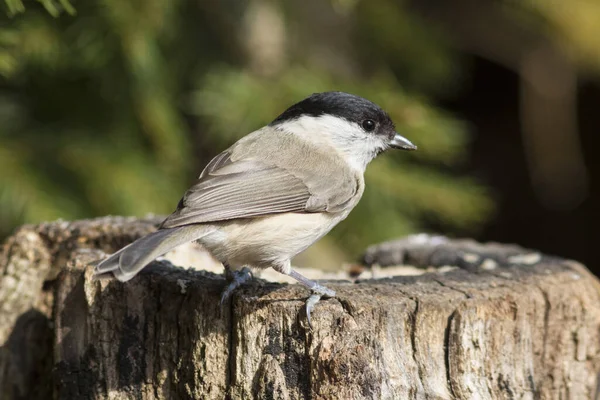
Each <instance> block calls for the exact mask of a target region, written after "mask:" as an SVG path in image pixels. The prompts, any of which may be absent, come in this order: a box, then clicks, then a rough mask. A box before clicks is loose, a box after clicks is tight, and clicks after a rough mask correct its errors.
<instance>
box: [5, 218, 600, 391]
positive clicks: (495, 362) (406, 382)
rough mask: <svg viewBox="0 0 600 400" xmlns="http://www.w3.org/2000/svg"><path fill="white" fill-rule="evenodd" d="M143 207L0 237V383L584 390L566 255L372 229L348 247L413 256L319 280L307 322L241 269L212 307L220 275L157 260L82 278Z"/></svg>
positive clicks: (592, 333)
mask: <svg viewBox="0 0 600 400" xmlns="http://www.w3.org/2000/svg"><path fill="white" fill-rule="evenodd" d="M157 222H159V220H157V219H149V220H135V219H125V218H119V217H114V218H101V219H96V220H88V221H78V222H73V223H65V222H58V223H50V224H42V225H38V226H25V227H23V228H21V229H20V230H18V231H17V232H16V233H15V235H13V236H12V237H11V238H9V239H8V241H7V242H6V244H5V245H4V249H3V253H2V254H1V255H0V273H1V274H2V275H1V276H0V307H1V308H0V309H1V311H2V319H1V321H0V343H2V347H1V348H0V398H2V399H5V398H7V399H11V398H15V399H21V398H22V399H38V398H39V399H48V398H51V397H55V398H59V399H88V398H89V399H188V398H189V399H223V398H234V399H237V398H260V399H262V398H275V399H308V398H318V399H380V398H382V399H504V398H506V399H592V398H595V396H596V388H597V381H598V373H599V372H600V358H599V357H598V354H599V351H600V285H599V283H598V280H597V279H596V278H595V277H594V276H592V275H591V274H590V273H589V272H588V271H587V270H586V269H585V267H583V266H581V265H580V264H577V263H575V262H572V261H567V260H562V259H559V258H555V257H549V256H545V255H542V254H539V253H537V252H533V251H528V250H525V249H521V248H519V247H517V246H506V245H498V244H488V245H481V244H477V243H475V242H472V241H449V240H438V239H435V238H434V239H432V238H427V239H426V240H423V237H419V238H417V239H414V240H413V239H411V240H403V241H399V242H391V243H386V244H383V245H379V246H376V247H373V248H370V249H369V250H368V251H367V253H366V254H365V261H366V262H367V263H368V264H378V265H381V266H386V265H394V264H411V265H413V266H416V267H420V268H427V272H426V273H424V274H422V275H418V276H396V277H393V278H387V279H371V280H360V281H357V282H350V281H335V282H328V286H330V287H332V288H333V289H335V290H336V291H337V294H338V297H337V298H335V299H329V300H322V301H321V302H320V303H319V304H318V305H317V307H316V308H315V310H314V311H313V329H312V330H311V329H308V327H307V326H306V322H305V314H304V312H303V304H304V300H305V298H306V297H307V291H306V290H305V289H304V288H302V287H300V286H298V285H284V284H281V283H272V282H266V281H263V280H258V279H257V280H255V281H254V282H253V283H251V284H249V285H247V286H245V287H243V288H241V290H239V291H238V292H236V294H235V295H234V296H233V299H232V301H231V302H230V303H228V304H226V305H225V306H224V307H223V309H222V310H221V309H220V307H219V297H220V292H221V290H222V289H223V287H224V285H225V281H224V279H223V278H222V277H221V276H220V275H216V274H214V273H209V272H205V271H199V270H192V269H187V270H186V269H182V268H177V267H173V265H171V264H170V263H169V262H167V261H156V262H154V263H153V264H152V265H151V266H149V267H148V268H147V269H146V270H144V271H143V272H142V273H141V274H140V275H139V276H138V277H136V278H135V279H133V280H131V281H130V282H127V283H120V282H117V281H112V280H111V281H97V280H94V279H93V278H92V271H91V267H89V266H88V265H89V263H90V262H92V261H94V260H96V259H99V258H102V257H104V256H105V255H106V253H109V252H112V251H114V250H116V249H118V248H120V247H121V246H123V245H125V244H127V243H129V242H131V241H132V240H134V239H135V238H137V237H139V236H141V235H143V234H145V233H147V232H150V231H151V230H153V229H155V226H156V223H157ZM443 266H454V267H458V268H437V267H443ZM198 267H199V268H202V265H200V266H198ZM380 271H385V268H381V269H380ZM378 273H381V272H378Z"/></svg>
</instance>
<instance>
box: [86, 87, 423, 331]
mask: <svg viewBox="0 0 600 400" xmlns="http://www.w3.org/2000/svg"><path fill="white" fill-rule="evenodd" d="M388 148H394V149H401V150H415V149H416V146H415V145H413V144H412V143H411V142H410V141H409V140H408V139H406V138H404V137H403V136H401V135H400V134H398V133H397V132H396V131H395V127H394V123H393V122H392V120H391V119H390V117H389V116H388V114H387V113H386V112H385V111H383V110H382V109H381V108H380V107H379V106H377V105H376V104H374V103H372V102H370V101H369V100H366V99H364V98H362V97H359V96H355V95H352V94H348V93H343V92H325V93H317V94H313V95H312V96H310V97H308V98H306V99H304V100H302V101H301V102H299V103H297V104H294V105H293V106H291V107H290V108H288V109H287V110H286V111H284V112H283V113H282V114H281V115H280V116H278V117H277V118H276V119H275V120H274V121H273V122H271V123H270V124H269V125H267V126H265V127H263V128H261V129H259V130H257V131H254V132H252V133H250V134H248V135H246V136H245V137H243V138H241V139H240V140H238V141H237V142H236V143H235V144H234V145H233V146H231V147H230V148H228V149H227V150H225V151H223V152H222V153H221V154H219V155H217V156H216V157H215V158H213V159H212V160H211V161H210V162H209V163H208V165H207V166H206V167H205V168H204V170H203V171H202V173H201V174H200V177H199V178H198V180H197V181H196V183H195V184H194V185H193V186H192V187H191V188H190V189H189V190H188V191H187V192H186V193H185V194H184V196H183V198H182V199H181V200H180V201H179V204H178V205H177V209H176V210H175V212H173V214H171V215H170V216H168V217H167V219H165V221H164V222H163V223H162V225H161V226H160V228H159V229H158V231H156V232H154V233H151V234H149V235H147V236H144V237H142V238H140V239H138V240H137V241H135V242H133V243H132V244H130V245H129V246H126V247H125V248H123V249H121V250H119V251H118V252H116V253H114V254H113V255H112V256H110V257H109V258H107V259H106V260H104V261H102V262H101V263H100V264H99V265H97V266H96V270H95V273H96V275H104V274H109V273H112V274H114V275H115V277H116V278H117V279H119V280H120V281H128V280H130V279H131V278H133V277H134V276H135V275H136V274H137V273H138V272H139V271H140V270H141V269H142V268H144V267H145V266H146V265H147V264H149V263H150V262H151V261H152V260H154V259H155V258H157V257H159V256H161V255H163V254H165V253H167V252H168V251H170V250H171V249H173V248H175V247H176V246H179V245H181V244H184V243H186V242H190V241H197V242H199V243H200V244H201V245H202V246H204V247H205V248H206V249H207V250H208V251H210V253H212V255H213V256H214V257H215V258H216V259H217V260H219V261H220V262H222V263H223V265H224V267H225V270H226V273H227V274H228V276H229V280H230V284H229V286H228V287H227V288H226V289H225V291H224V293H223V297H222V301H225V300H226V299H227V297H228V296H229V295H230V294H231V293H232V291H233V290H234V289H235V288H236V287H238V286H240V285H241V284H242V283H244V282H245V281H247V280H248V279H249V278H250V277H251V271H252V270H253V269H262V268H274V269H275V270H276V271H278V272H280V273H282V274H285V275H289V276H290V277H292V278H294V279H296V280H297V281H298V282H299V283H301V284H302V285H304V286H306V287H307V288H308V289H310V290H311V291H312V293H313V295H312V296H310V297H309V299H308V301H307V303H306V311H307V317H308V320H309V323H310V312H311V309H312V308H313V307H314V305H315V304H316V303H317V302H318V301H319V299H320V298H321V296H327V297H333V296H335V292H334V291H333V290H331V289H328V288H327V287H325V286H322V285H320V284H319V283H317V282H315V281H312V280H310V279H308V278H306V277H304V276H302V275H301V274H299V273H298V272H296V271H295V270H293V269H292V266H291V263H290V260H291V259H292V258H293V257H294V256H295V255H297V254H298V253H300V252H301V251H303V250H305V249H306V248H307V247H309V246H310V245H312V244H313V243H314V242H316V241H317V240H319V239H320V238H321V237H323V236H324V235H325V234H327V233H328V232H329V231H330V230H331V229H332V228H333V227H334V226H335V225H337V224H338V223H339V222H340V221H342V220H343V219H344V218H346V217H347V216H348V214H349V213H350V211H351V210H352V209H353V208H354V207H355V206H356V204H357V203H358V201H359V200H360V198H361V196H362V194H363V191H364V188H365V182H364V172H365V168H366V167H367V164H369V162H370V161H371V160H373V159H374V158H375V157H376V156H377V155H379V154H380V153H382V152H383V151H385V150H386V149H388Z"/></svg>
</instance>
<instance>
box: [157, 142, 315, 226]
mask: <svg viewBox="0 0 600 400" xmlns="http://www.w3.org/2000/svg"><path fill="white" fill-rule="evenodd" d="M310 198H311V193H310V192H309V190H308V188H307V187H306V185H305V184H304V183H303V182H302V180H301V179H300V178H297V177H295V176H294V175H292V174H291V173H289V172H288V171H286V170H284V169H282V168H278V167H276V166H271V165H267V164H266V163H264V162H259V161H256V160H240V161H232V160H231V159H230V156H229V154H228V153H227V152H224V153H221V154H219V155H218V156H217V157H215V158H214V159H213V160H212V161H211V162H210V163H209V164H208V166H207V167H206V168H205V169H204V171H202V174H201V175H200V178H199V181H198V183H197V184H196V185H194V186H192V187H191V188H190V190H188V191H187V193H186V194H185V195H184V197H183V199H182V201H181V202H180V204H179V207H178V209H177V211H175V212H174V213H173V214H171V215H170V216H169V217H168V218H167V219H166V220H165V222H164V223H163V225H162V227H163V228H171V227H175V226H181V225H187V224H199V223H206V222H216V221H223V220H230V219H236V218H252V217H257V216H263V215H268V214H275V213H284V212H306V211H307V210H306V205H307V203H308V200H309V199H310Z"/></svg>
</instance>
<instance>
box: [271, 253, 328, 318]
mask: <svg viewBox="0 0 600 400" xmlns="http://www.w3.org/2000/svg"><path fill="white" fill-rule="evenodd" d="M273 268H274V269H275V270H276V271H277V272H281V273H282V274H285V275H287V276H290V277H292V278H294V279H295V280H297V281H298V282H299V283H300V284H302V285H304V286H306V287H307V288H309V289H310V290H311V291H312V292H313V294H312V295H310V297H309V298H308V299H307V300H306V319H307V320H308V326H309V327H310V328H311V329H312V324H311V322H310V313H311V312H312V310H313V308H314V307H315V305H316V304H317V303H318V302H319V300H321V297H335V290H331V289H329V288H328V287H325V286H323V285H320V284H319V283H317V282H315V281H313V280H311V279H308V278H307V277H305V276H304V275H302V274H300V273H298V272H296V271H294V270H293V269H292V266H291V264H290V262H289V261H288V262H286V263H283V264H278V265H276V266H274V267H273Z"/></svg>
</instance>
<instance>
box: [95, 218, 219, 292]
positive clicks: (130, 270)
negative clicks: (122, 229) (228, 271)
mask: <svg viewBox="0 0 600 400" xmlns="http://www.w3.org/2000/svg"><path fill="white" fill-rule="evenodd" d="M208 233H210V231H207V229H206V227H205V226H203V225H186V226H181V227H177V228H170V229H161V230H158V231H156V232H153V233H151V234H149V235H146V236H144V237H142V238H140V239H138V240H136V241H135V242H133V243H131V244H130V245H128V246H126V247H124V248H122V249H121V250H119V251H117V252H116V253H114V254H113V255H111V256H110V257H108V258H107V259H106V260H104V261H102V262H101V263H100V264H98V265H97V266H96V268H95V271H94V275H95V276H97V277H102V276H103V275H105V274H107V273H110V272H112V273H113V274H114V276H115V277H116V278H117V279H118V280H120V281H121V282H126V281H128V280H130V279H131V278H133V277H134V276H135V275H136V274H137V273H138V272H140V271H141V270H142V269H143V268H144V267H145V266H146V265H148V264H149V263H150V262H152V260H154V259H155V258H157V257H160V256H162V255H163V254H165V253H167V252H169V251H170V250H172V249H174V248H175V247H177V246H179V245H182V244H184V243H187V242H191V241H192V240H196V239H199V238H201V237H202V236H205V235H206V234H208Z"/></svg>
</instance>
